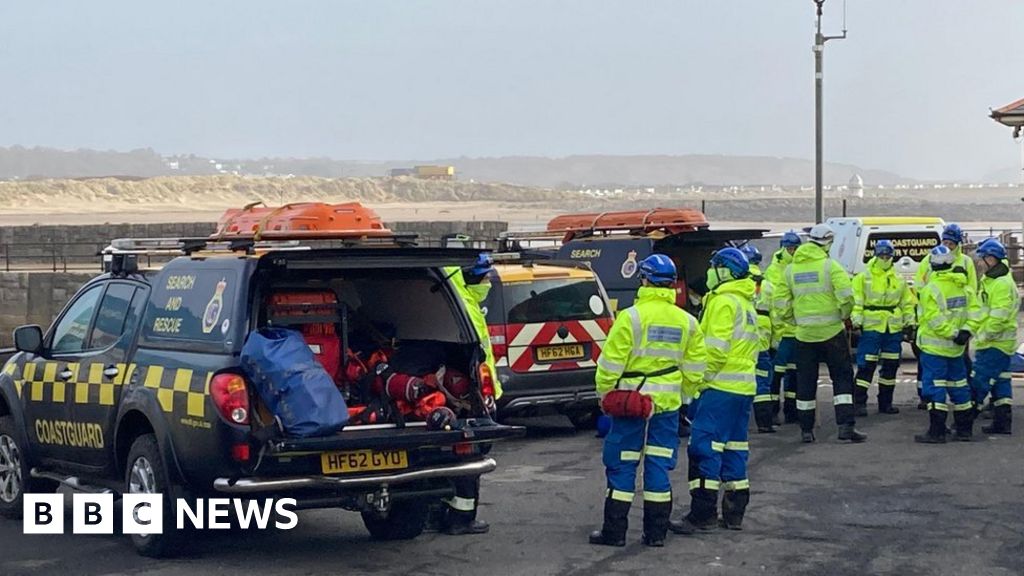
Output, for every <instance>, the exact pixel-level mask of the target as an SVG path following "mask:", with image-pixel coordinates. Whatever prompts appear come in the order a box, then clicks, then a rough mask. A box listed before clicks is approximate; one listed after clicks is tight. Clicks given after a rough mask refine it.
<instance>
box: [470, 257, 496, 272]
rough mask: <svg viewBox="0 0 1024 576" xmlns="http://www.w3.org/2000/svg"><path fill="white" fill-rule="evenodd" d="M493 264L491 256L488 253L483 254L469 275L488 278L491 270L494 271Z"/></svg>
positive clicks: (477, 259)
mask: <svg viewBox="0 0 1024 576" xmlns="http://www.w3.org/2000/svg"><path fill="white" fill-rule="evenodd" d="M492 264H494V260H493V259H492V258H491V255H490V254H488V253H487V252H481V253H480V255H479V256H477V257H476V262H475V263H474V264H473V268H472V270H470V271H469V273H470V274H472V275H473V276H486V275H487V274H489V273H490V272H491V270H493V268H492V267H491V265H492Z"/></svg>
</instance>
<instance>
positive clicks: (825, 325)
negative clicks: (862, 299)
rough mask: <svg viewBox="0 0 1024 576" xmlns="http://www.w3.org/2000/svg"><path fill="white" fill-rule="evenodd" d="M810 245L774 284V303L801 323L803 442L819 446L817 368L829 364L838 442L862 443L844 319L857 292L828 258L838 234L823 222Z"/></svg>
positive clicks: (798, 362)
mask: <svg viewBox="0 0 1024 576" xmlns="http://www.w3.org/2000/svg"><path fill="white" fill-rule="evenodd" d="M808 239H809V242H807V243H806V244H804V245H802V246H800V248H798V249H797V251H796V253H795V254H794V255H793V263H792V264H790V265H789V267H788V268H787V269H786V272H785V279H784V281H783V282H782V283H781V284H780V285H779V286H775V287H774V289H775V303H776V307H778V308H779V309H780V310H781V311H782V314H783V317H784V318H787V319H792V321H793V322H794V323H795V324H796V346H795V349H794V353H793V354H794V357H795V359H796V375H797V391H796V393H797V397H796V412H797V419H798V420H799V421H800V429H801V437H800V438H801V441H802V442H814V441H815V437H814V421H815V416H816V409H817V393H818V366H819V364H821V363H822V362H824V363H825V364H826V365H827V366H828V372H829V378H830V379H831V380H832V391H833V403H834V405H835V411H836V424H837V425H838V427H839V434H838V438H839V439H840V440H850V441H852V442H863V441H864V440H866V439H867V436H865V435H864V434H862V433H861V432H859V431H858V430H856V429H855V428H854V422H855V414H854V407H853V369H852V367H851V362H850V348H849V341H848V339H847V337H846V331H845V323H844V320H845V319H846V318H848V317H849V315H850V311H851V310H852V309H853V288H852V287H851V285H850V278H849V276H847V275H846V271H845V270H844V269H843V267H842V266H841V265H840V264H839V263H838V262H836V261H835V260H832V259H831V258H830V257H829V255H828V254H829V247H831V245H832V241H833V240H834V239H835V232H834V231H833V230H832V227H831V226H829V225H828V224H818V225H817V226H814V227H813V228H811V231H810V232H809V233H808Z"/></svg>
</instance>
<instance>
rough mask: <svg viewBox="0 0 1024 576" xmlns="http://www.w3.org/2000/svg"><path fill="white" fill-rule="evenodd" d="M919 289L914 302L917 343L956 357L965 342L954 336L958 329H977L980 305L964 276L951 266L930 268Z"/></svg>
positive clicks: (945, 355)
mask: <svg viewBox="0 0 1024 576" xmlns="http://www.w3.org/2000/svg"><path fill="white" fill-rule="evenodd" d="M930 278H931V279H930V280H929V281H928V284H926V285H925V286H924V287H923V288H922V289H921V290H920V292H918V300H919V301H918V304H917V318H918V328H917V346H918V347H919V348H920V349H921V350H924V351H925V352H927V353H929V354H934V355H936V356H944V357H946V358H956V357H958V356H963V354H964V346H962V345H960V344H955V343H954V342H953V338H955V337H956V335H957V333H959V332H960V330H967V331H968V332H971V333H972V334H974V333H976V332H977V327H978V324H979V320H980V319H981V307H980V306H979V305H978V297H977V295H976V294H975V292H974V289H973V288H971V287H970V286H968V285H967V277H966V276H965V275H964V274H961V273H959V272H953V271H952V270H940V271H938V272H933V273H932V274H931V276H930Z"/></svg>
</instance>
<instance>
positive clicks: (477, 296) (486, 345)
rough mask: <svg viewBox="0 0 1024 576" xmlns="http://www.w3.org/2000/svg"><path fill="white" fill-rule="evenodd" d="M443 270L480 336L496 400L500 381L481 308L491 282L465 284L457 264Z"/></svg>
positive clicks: (498, 394)
mask: <svg viewBox="0 0 1024 576" xmlns="http://www.w3.org/2000/svg"><path fill="white" fill-rule="evenodd" d="M443 272H444V275H445V276H446V277H447V278H448V281H449V282H451V285H452V287H453V288H455V293H456V294H458V295H459V299H460V300H462V305H463V307H465V308H466V313H467V314H469V319H470V321H471V322H472V323H473V329H474V330H475V331H476V335H477V337H478V338H480V346H481V347H482V348H483V349H484V355H485V362H486V364H487V367H488V368H490V370H491V378H492V379H493V380H494V399H495V400H497V399H498V398H501V382H500V381H499V380H498V369H497V368H496V367H495V365H494V349H493V348H491V333H490V331H489V330H488V329H487V318H486V317H485V316H484V310H483V308H481V305H482V304H483V302H484V300H486V299H487V293H488V292H490V290H491V283H490V281H489V280H486V279H485V280H484V281H483V282H481V283H479V284H473V285H467V284H466V279H465V278H464V277H463V276H462V269H461V268H459V267H457V266H449V267H447V268H444V269H443Z"/></svg>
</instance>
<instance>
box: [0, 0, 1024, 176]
mask: <svg viewBox="0 0 1024 576" xmlns="http://www.w3.org/2000/svg"><path fill="white" fill-rule="evenodd" d="M825 9H826V20H827V29H828V31H829V32H830V33H838V31H839V29H840V28H841V20H842V17H841V16H842V1H841V0H828V2H827V3H826V8H825ZM813 22H814V21H813V4H812V2H811V1H810V0H671V1H661V0H629V1H625V0H623V1H601V0H433V1H426V0H423V1H416V0H404V1H399V0H361V1H342V0H322V1H312V0H308V1H297V0H292V1H283V0H272V1H270V0H244V1H243V0H237V1H234V2H228V1H211V0H174V1H173V2H152V1H145V0H143V1H139V0H126V1H119V2H114V1H106V0H89V1H81V0H68V1H62V2H58V1H49V0H33V1H29V0H17V1H15V0H8V1H6V2H3V3H2V4H0V75H2V78H3V80H0V145H14V144H20V145H26V146H35V145H39V146H53V147H58V148H77V147H90V148H101V149H108V148H109V149H118V150H127V149H131V148H140V147H152V148H154V149H156V150H158V151H160V152H164V153H183V152H195V153H198V154H208V155H221V156H235V157H244V156H256V155H280V156H314V155H317V156H320V155H326V156H331V157H334V158H339V159H381V160H383V159H429V158H436V157H445V156H459V155H466V156H499V155H516V154H523V155H547V156H562V155H569V154H586V153H610V154H687V153H724V154H754V155H771V156H793V157H802V158H810V157H812V156H813V153H814V147H813V102H814V100H813V58H812V52H811V43H812V34H813ZM848 22H849V28H850V38H849V39H848V40H844V41H841V42H832V43H829V45H828V47H827V50H826V62H825V66H826V76H825V78H826V97H827V107H826V128H827V134H826V138H827V141H826V158H827V159H828V160H830V161H837V162H849V163H854V164H858V165H861V166H864V167H871V168H882V169H888V170H893V171H896V172H899V173H902V174H905V175H907V176H911V177H918V178H937V179H938V178H963V179H969V178H981V177H983V176H984V175H986V174H987V173H989V172H991V171H993V170H997V169H1003V168H1014V167H1017V166H1018V165H1019V162H1020V160H1019V148H1018V147H1017V146H1016V145H1015V144H1014V143H1013V142H1012V140H1011V138H1010V133H1009V130H1008V129H1002V127H1000V126H998V125H996V124H995V123H994V122H992V121H991V120H990V119H988V118H987V117H986V116H987V113H988V109H989V107H998V106H1001V105H1004V104H1007V103H1009V102H1010V101H1012V100H1016V99H1017V98H1022V97H1024V75H1022V71H1024V50H1022V49H1021V40H1020V38H1021V34H1020V30H1021V25H1022V24H1024V2H1021V1H1020V0H984V1H980V0H849V6H848Z"/></svg>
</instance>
